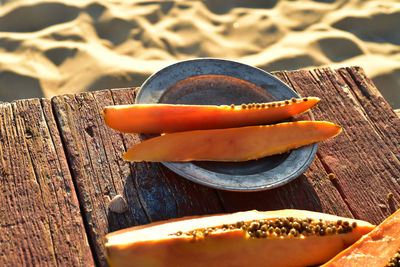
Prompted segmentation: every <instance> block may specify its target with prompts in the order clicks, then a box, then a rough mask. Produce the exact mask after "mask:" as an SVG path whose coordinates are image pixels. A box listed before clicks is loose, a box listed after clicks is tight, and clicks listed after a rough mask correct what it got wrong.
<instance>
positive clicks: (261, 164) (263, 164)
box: [136, 58, 318, 191]
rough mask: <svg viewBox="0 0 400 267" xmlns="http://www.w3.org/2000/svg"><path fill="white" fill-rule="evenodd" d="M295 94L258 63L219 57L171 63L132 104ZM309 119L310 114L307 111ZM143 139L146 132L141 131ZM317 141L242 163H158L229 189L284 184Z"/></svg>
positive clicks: (269, 98)
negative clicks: (282, 152) (251, 63)
mask: <svg viewBox="0 0 400 267" xmlns="http://www.w3.org/2000/svg"><path fill="white" fill-rule="evenodd" d="M293 97H295V98H296V97H299V96H298V95H297V93H296V92H294V91H293V90H292V89H291V88H289V87H288V86H287V85H286V84H284V83H283V82H281V81H280V80H278V79H277V78H275V77H273V76H272V75H270V74H268V73H267V72H265V71H262V70H260V69H258V68H255V67H252V66H249V65H245V64H242V63H238V62H235V61H229V60H222V59H211V58H203V59H193V60H186V61H181V62H178V63H175V64H173V65H170V66H168V67H166V68H164V69H162V70H160V71H158V72H157V73H155V74H153V75H152V76H151V77H150V78H148V79H147V80H146V81H145V82H144V84H143V85H142V87H141V89H140V91H139V92H138V95H137V98H136V103H138V104H144V103H170V104H198V105H204V104H212V105H230V104H238V105H240V104H242V103H254V102H267V101H274V100H284V99H290V98H293ZM309 116H310V118H311V119H312V115H311V114H310V115H309ZM141 137H142V139H146V138H148V136H141ZM317 147H318V145H317V144H316V143H315V144H312V145H308V146H304V147H301V148H298V149H295V150H292V151H290V152H289V153H285V154H281V155H276V156H271V157H265V158H262V159H258V160H252V161H246V162H210V161H208V162H196V161H193V162H187V163H175V162H163V164H164V165H165V166H166V167H168V168H169V169H171V170H172V171H174V172H175V173H177V174H179V175H181V176H183V177H185V178H187V179H189V180H191V181H193V182H196V183H199V184H202V185H205V186H209V187H213V188H216V189H221V190H229V191H260V190H266V189H271V188H276V187H278V186H281V185H284V184H286V183H288V182H289V181H291V180H293V179H294V178H296V177H298V176H299V175H300V174H302V173H303V172H304V171H305V170H306V168H307V167H308V166H309V165H310V163H311V162H312V160H313V159H314V157H315V154H316V152H317Z"/></svg>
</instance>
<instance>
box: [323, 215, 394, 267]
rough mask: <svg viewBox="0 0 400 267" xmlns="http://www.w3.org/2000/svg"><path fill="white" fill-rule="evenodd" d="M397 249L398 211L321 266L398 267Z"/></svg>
mask: <svg viewBox="0 0 400 267" xmlns="http://www.w3.org/2000/svg"><path fill="white" fill-rule="evenodd" d="M399 249H400V210H398V211H396V212H395V213H393V214H392V215H391V216H389V217H388V218H386V219H385V220H384V221H383V222H382V223H381V224H379V225H378V226H377V227H376V228H375V229H374V230H373V231H371V232H370V233H369V234H367V235H365V236H363V237H362V238H361V239H360V240H358V241H357V242H356V243H354V244H353V245H352V246H350V247H348V248H347V249H346V250H344V251H342V252H340V253H339V254H338V255H337V256H335V257H334V258H333V259H331V260H330V261H329V262H327V263H326V264H325V265H323V266H324V267H333V266H400V255H399V254H400V253H399V254H398V255H396V253H398V252H399ZM395 255H396V256H395ZM396 264H397V265H396Z"/></svg>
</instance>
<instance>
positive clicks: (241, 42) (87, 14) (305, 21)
mask: <svg viewBox="0 0 400 267" xmlns="http://www.w3.org/2000/svg"><path fill="white" fill-rule="evenodd" d="M0 3H2V5H1V6H0V100H3V101H10V100H14V99H20V98H30V97H51V96H53V95H59V94H65V93H76V92H80V91H85V90H97V89H105V88H117V87H118V88H119V87H134V86H140V85H141V83H142V82H143V81H144V80H145V79H146V78H147V77H148V76H149V75H151V74H152V73H154V72H155V71H157V70H159V69H160V68H162V67H164V66H166V65H169V64H171V63H173V62H176V61H177V60H183V59H189V58H196V57H216V58H226V59H232V60H237V61H240V62H244V63H247V64H250V65H253V66H257V67H260V68H262V69H264V70H267V71H276V70H293V69H301V68H313V67H316V66H330V67H333V68H336V67H341V66H351V65H358V66H361V67H363V68H364V70H365V71H366V73H367V74H368V76H369V77H371V78H372V79H373V80H374V82H375V83H376V85H377V87H378V89H379V90H380V91H381V92H382V94H383V95H384V96H385V97H386V99H387V100H388V102H389V103H390V104H391V105H392V106H393V107H394V108H400V28H399V25H400V2H399V1H398V0H392V1H390V0H388V1H361V0H359V1H356V0H355V1H345V0H342V1H332V0H320V1H317V0H314V1H288V0H280V1H267V0H251V1H239V0H229V1H216V0H213V1H201V2H200V1H176V2H173V1H86V0H82V1H54V0H52V1H43V0H34V1H11V2H7V1H4V0H3V1H0Z"/></svg>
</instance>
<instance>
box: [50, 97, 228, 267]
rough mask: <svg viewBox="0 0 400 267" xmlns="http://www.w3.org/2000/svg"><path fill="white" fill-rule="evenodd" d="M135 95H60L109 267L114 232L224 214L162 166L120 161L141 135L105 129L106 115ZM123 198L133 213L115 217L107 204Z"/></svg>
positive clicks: (92, 233)
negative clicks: (109, 244) (108, 250)
mask: <svg viewBox="0 0 400 267" xmlns="http://www.w3.org/2000/svg"><path fill="white" fill-rule="evenodd" d="M134 98H135V92H134V90H129V89H126V90H114V91H113V92H112V93H111V91H109V90H107V91H99V92H93V93H92V92H89V93H82V94H79V95H75V96H73V95H65V96H58V97H55V98H53V99H52V101H53V106H54V110H55V114H56V117H57V121H58V124H59V128H60V132H61V136H62V138H63V142H64V146H65V148H66V153H67V156H68V159H69V164H70V168H71V173H72V176H73V179H74V180H75V183H76V185H77V192H78V197H79V200H80V202H81V204H82V206H83V216H84V217H85V221H86V223H87V229H88V235H89V239H90V241H91V244H92V249H93V251H94V254H95V257H96V259H97V264H98V265H100V266H104V265H106V262H105V257H104V243H105V239H104V236H105V234H107V233H108V232H110V231H114V230H117V229H122V228H126V227H129V226H134V225H141V224H145V223H148V222H150V221H157V220H163V219H168V218H176V217H181V216H185V215H192V214H206V213H207V214H209V213H217V212H221V211H222V208H221V205H220V202H219V199H218V197H217V195H216V194H215V192H214V191H213V190H211V189H208V188H205V187H201V186H198V185H195V184H193V183H190V182H188V181H186V180H184V179H182V178H181V177H178V176H177V175H175V174H173V173H172V172H170V171H169V170H167V169H165V168H163V167H162V166H160V165H159V164H151V163H137V164H129V163H127V162H124V161H123V160H122V158H121V156H122V154H123V153H124V152H125V151H126V149H127V147H130V146H132V145H133V144H135V143H137V142H138V141H139V139H138V136H137V135H127V134H121V133H119V132H117V131H114V130H112V129H109V128H108V127H106V125H105V124H104V121H103V118H102V115H101V111H102V109H103V107H104V106H106V105H112V104H128V103H133V101H134ZM117 194H120V195H123V196H124V198H125V199H126V201H127V202H128V210H127V211H126V212H125V213H123V214H116V213H113V212H111V211H109V209H108V200H107V199H111V198H113V197H114V196H115V195H117Z"/></svg>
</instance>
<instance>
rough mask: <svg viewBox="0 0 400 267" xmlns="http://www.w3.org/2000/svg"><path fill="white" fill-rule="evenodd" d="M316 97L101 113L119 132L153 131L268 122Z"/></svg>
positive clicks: (139, 107) (298, 110)
mask: <svg viewBox="0 0 400 267" xmlns="http://www.w3.org/2000/svg"><path fill="white" fill-rule="evenodd" d="M319 101H320V99H319V98H318V97H307V98H302V99H295V98H293V99H292V100H286V101H278V102H271V103H261V104H249V105H239V106H235V105H231V106H212V105H205V106H203V105H172V104H135V105H115V106H107V107H105V108H104V110H103V117H104V120H105V123H106V124H107V125H108V126H109V127H111V128H112V129H115V130H118V131H120V132H125V133H143V134H157V133H170V132H182V131H190V130H204V129H220V128H232V127H241V126H248V125H257V124H268V123H271V122H276V121H280V120H284V119H287V118H289V117H292V116H294V115H296V114H300V113H303V112H306V111H307V110H309V109H310V108H312V107H313V106H315V105H316V104H317V103H318V102H319Z"/></svg>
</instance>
